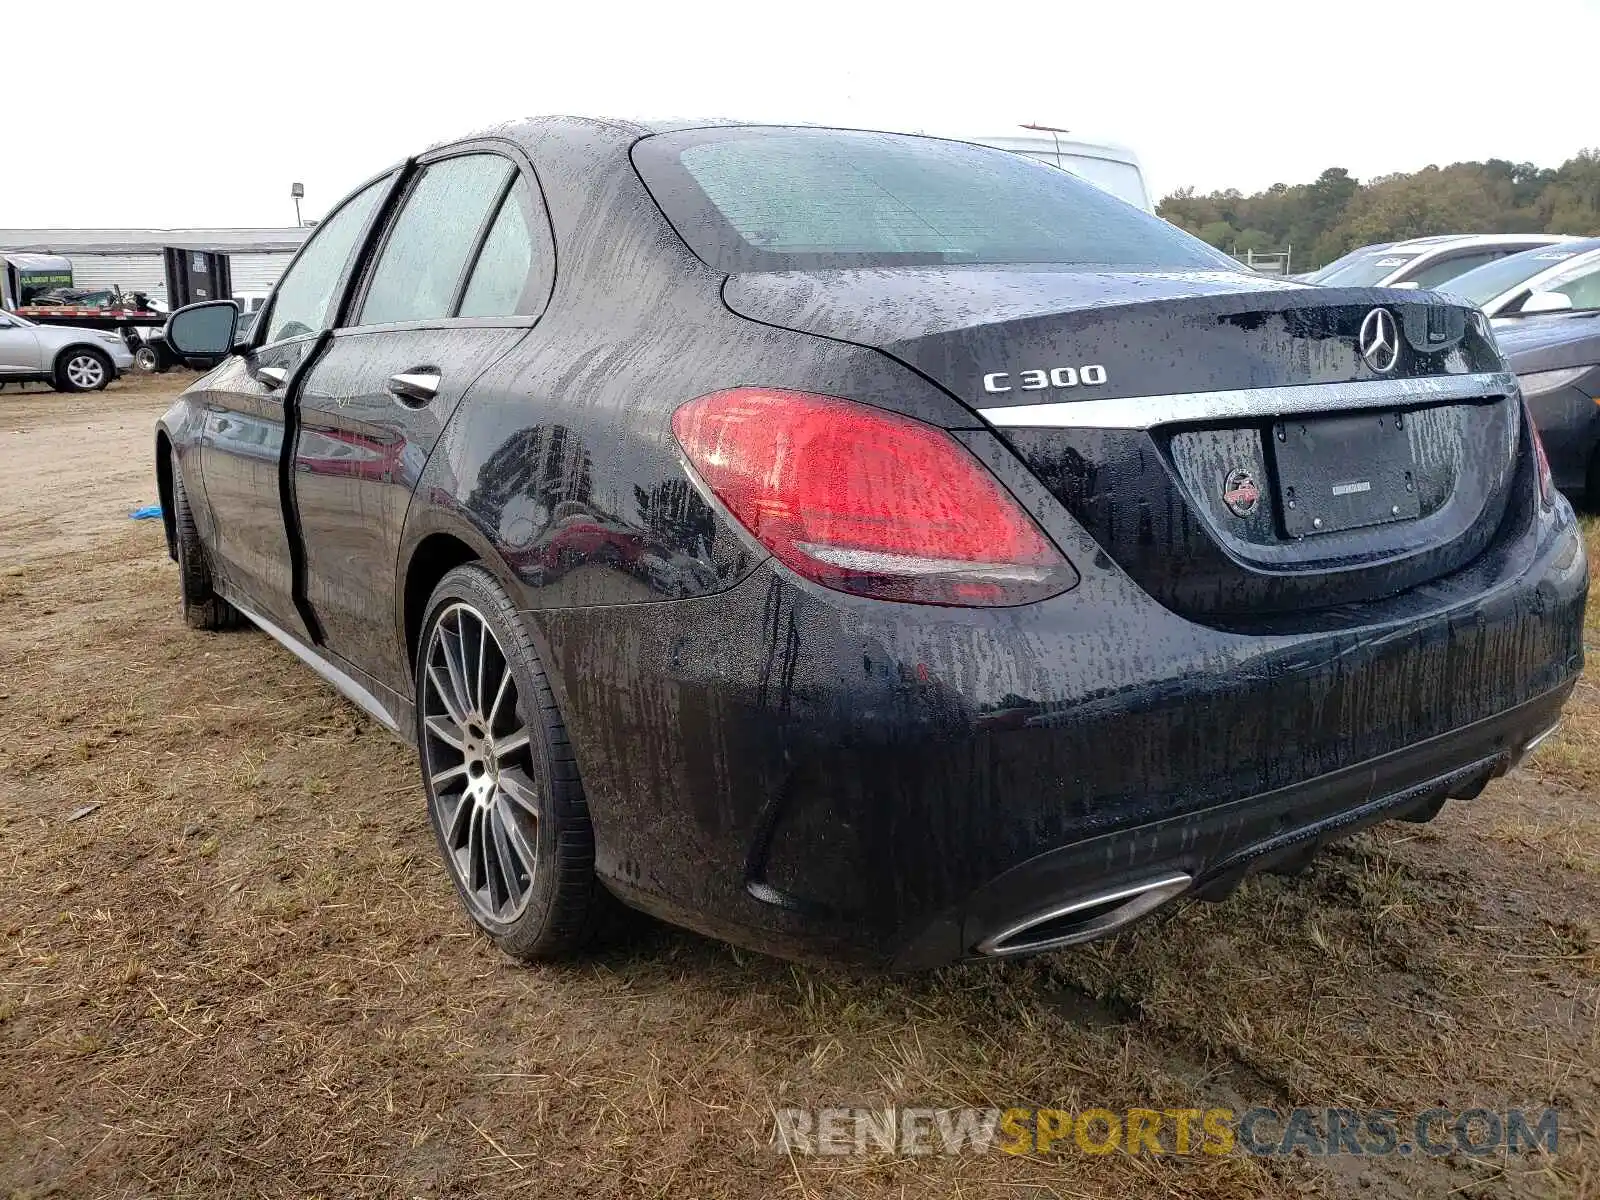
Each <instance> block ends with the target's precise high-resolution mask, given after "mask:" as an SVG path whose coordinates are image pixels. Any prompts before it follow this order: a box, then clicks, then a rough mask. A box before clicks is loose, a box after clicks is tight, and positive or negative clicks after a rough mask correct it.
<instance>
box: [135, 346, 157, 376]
mask: <svg viewBox="0 0 1600 1200" xmlns="http://www.w3.org/2000/svg"><path fill="white" fill-rule="evenodd" d="M133 367H134V370H136V371H138V372H139V373H140V374H141V375H154V374H156V373H157V372H159V371H160V370H161V356H160V355H159V354H157V353H156V352H155V349H154V348H153V347H151V346H140V347H139V348H138V349H137V350H135V351H134V352H133Z"/></svg>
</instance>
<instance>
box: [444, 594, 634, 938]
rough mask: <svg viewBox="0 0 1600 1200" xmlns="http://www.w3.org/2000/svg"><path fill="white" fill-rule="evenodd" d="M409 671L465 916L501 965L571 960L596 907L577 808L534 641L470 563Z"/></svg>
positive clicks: (596, 919)
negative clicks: (500, 955) (509, 960)
mask: <svg viewBox="0 0 1600 1200" xmlns="http://www.w3.org/2000/svg"><path fill="white" fill-rule="evenodd" d="M415 671H416V683H417V686H416V696H417V702H416V720H417V749H418V754H419V756H420V758H421V765H422V786H423V790H424V791H425V793H426V794H427V800H428V816H429V823H430V824H431V825H432V826H433V834H434V840H435V841H436V842H437V843H438V846H439V853H440V855H441V856H442V857H443V858H444V861H445V865H446V867H447V868H448V870H449V872H450V878H451V881H452V882H453V883H454V884H455V887H456V892H457V894H458V895H459V896H460V898H461V902H462V904H463V906H464V907H465V908H466V910H467V914H468V915H469V916H470V917H471V918H472V920H473V922H474V923H475V924H476V925H477V926H478V928H480V929H482V930H483V931H484V932H485V933H487V934H488V935H489V937H490V938H491V939H493V941H494V943H495V944H496V945H497V946H499V948H500V949H501V950H503V951H504V952H505V953H507V954H509V955H511V956H513V957H514V958H520V959H523V960H526V961H537V960H547V959H554V958H561V957H565V956H567V955H570V954H572V953H573V952H574V951H576V950H578V949H579V948H581V947H582V946H583V945H584V944H585V943H587V942H588V941H589V940H590V939H591V937H592V936H593V934H594V931H595V929H596V927H597V926H598V924H599V923H600V921H601V919H602V916H603V913H604V912H605V910H606V907H607V899H608V897H607V894H606V893H605V891H604V889H603V888H602V887H601V885H600V883H599V881H598V880H597V879H596V877H595V873H594V830H593V827H592V826H591V825H590V823H589V809H588V804H587V802H586V800H585V798H584V793H583V783H582V780H581V779H580V778H579V776H578V765H577V762H576V761H575V760H574V758H573V755H572V745H571V743H570V742H569V741H568V738H567V730H566V725H565V724H564V723H563V722H562V720H561V713H560V711H559V710H558V709H557V707H556V702H555V697H554V695H553V694H552V692H551V690H550V684H549V680H548V679H547V678H546V676H545V673H544V668H543V667H542V665H541V664H540V662H539V655H538V652H537V650H536V649H535V648H534V644H533V639H532V638H531V637H530V636H529V634H528V630H527V627H526V626H525V625H524V624H523V622H522V619H521V617H519V616H518V615H517V612H516V609H515V608H514V607H513V606H512V604H511V600H510V598H509V597H508V596H507V595H506V593H505V590H504V589H503V588H501V586H500V584H499V582H498V581H497V580H496V579H495V578H494V576H493V575H491V574H490V573H489V572H488V571H486V570H484V569H483V568H482V567H481V566H476V565H468V566H464V567H457V568H456V569H455V570H453V571H451V572H450V573H449V574H447V575H446V576H445V577H444V578H443V579H442V580H441V581H440V582H439V586H438V587H437V588H435V589H434V592H433V596H432V597H431V598H430V599H429V601H428V611H427V617H426V619H425V620H424V622H423V627H422V636H421V638H420V639H419V644H418V649H417V661H416V664H415Z"/></svg>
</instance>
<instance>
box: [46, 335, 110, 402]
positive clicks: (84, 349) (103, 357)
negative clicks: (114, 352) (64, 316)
mask: <svg viewBox="0 0 1600 1200" xmlns="http://www.w3.org/2000/svg"><path fill="white" fill-rule="evenodd" d="M115 377H116V369H115V368H114V367H112V365H111V357H110V356H109V355H107V354H104V353H102V352H101V351H99V350H95V349H92V348H90V347H88V346H74V347H72V348H71V349H69V350H68V351H67V352H66V353H65V354H63V355H62V356H61V361H60V362H58V363H57V364H56V390H57V391H58V392H102V391H104V390H105V389H106V386H107V385H108V384H110V382H111V381H112V379H114V378H115Z"/></svg>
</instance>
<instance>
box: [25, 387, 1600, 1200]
mask: <svg viewBox="0 0 1600 1200" xmlns="http://www.w3.org/2000/svg"><path fill="white" fill-rule="evenodd" d="M184 382H185V380H184V378H183V377H178V376H169V377H165V378H162V379H157V380H152V381H138V382H132V381H129V382H123V383H119V384H118V385H116V386H115V387H114V388H113V389H112V390H110V391H108V392H106V393H104V394H103V395H99V396H90V397H75V396H59V395H55V394H53V393H43V392H40V393H28V394H21V395H19V394H17V393H16V392H15V391H12V390H7V391H4V392H0V514H4V521H3V523H0V1196H9V1197H12V1198H19V1197H29V1198H33V1197H43V1196H59V1197H70V1198H73V1200H78V1198H91V1197H143V1196H151V1197H202V1196H203V1197H236V1196H237V1197H247V1196H248V1197H254V1196H261V1197H327V1198H330V1200H331V1198H336V1197H350V1196H384V1197H388V1196H395V1197H413V1196H415V1197H421V1196H426V1197H441V1198H442V1197H468V1196H499V1195H511V1194H517V1195H528V1196H550V1197H568V1196H597V1197H613V1196H616V1197H620V1196H663V1197H752V1198H753V1197H780V1196H781V1197H797V1198H803V1197H824V1196H827V1197H834V1196H874V1197H879V1196H881V1197H889V1196H894V1197H906V1196H920V1195H936V1196H945V1197H972V1198H977V1197H1001V1196H1005V1197H1035V1196H1061V1197H1069V1196H1070V1197H1083V1196H1108V1197H1123V1196H1138V1195H1171V1196H1181V1197H1193V1198H1197V1200H1198V1198H1232V1197H1240V1198H1242V1197H1257V1196H1267V1197H1305V1196H1361V1197H1395V1198H1399V1197H1404V1198H1406V1200H1418V1198H1422V1197H1445V1196H1467V1197H1473V1196H1527V1197H1534V1196H1572V1197H1585V1196H1600V1154H1597V1153H1596V1150H1595V1145H1596V1143H1595V1132H1596V1129H1595V1123H1596V1118H1597V1116H1600V916H1597V914H1600V805H1597V803H1596V792H1597V787H1600V689H1597V679H1600V668H1597V667H1591V668H1590V673H1589V675H1588V676H1587V677H1586V679H1585V680H1584V682H1583V684H1582V685H1581V687H1580V690H1579V693H1578V695H1577V697H1576V699H1575V701H1574V704H1573V706H1572V709H1571V712H1570V714H1569V715H1570V720H1569V726H1568V729H1567V731H1566V732H1564V733H1563V734H1562V735H1561V736H1560V738H1559V739H1557V740H1556V741H1555V742H1554V743H1553V744H1552V745H1551V746H1550V747H1548V748H1547V749H1545V750H1542V751H1541V752H1540V755H1539V757H1538V758H1537V759H1535V761H1534V762H1533V763H1532V764H1531V765H1530V766H1529V767H1527V768H1524V769H1522V770H1519V771H1517V772H1515V773H1514V774H1513V775H1512V776H1510V777H1508V778H1507V779H1505V780H1502V781H1500V782H1498V783H1496V784H1494V785H1492V786H1491V787H1490V789H1489V790H1488V791H1487V792H1486V793H1485V794H1484V795H1483V796H1482V797H1481V798H1479V799H1478V800H1476V801H1473V802H1469V803H1461V802H1453V803H1451V804H1450V805H1448V806H1447V807H1446V809H1445V811H1444V812H1443V814H1442V815H1441V816H1440V817H1439V818H1438V819H1437V820H1435V821H1434V822H1433V823H1432V824H1429V825H1425V826H1422V825H1398V824H1394V825H1386V826H1383V827H1380V828H1379V829H1378V830H1376V831H1375V832H1373V833H1370V834H1368V835H1365V836H1363V837H1361V838H1360V839H1359V840H1357V841H1355V842H1352V843H1350V844H1348V845H1346V846H1343V847H1340V848H1338V849H1335V850H1333V851H1331V852H1329V853H1328V854H1326V855H1324V856H1323V857H1322V858H1320V859H1319V860H1318V861H1317V862H1316V863H1314V864H1313V866H1312V867H1311V868H1310V869H1309V870H1308V871H1307V872H1306V873H1305V874H1303V875H1300V876H1297V877H1294V878H1280V877H1276V876H1268V877H1263V878H1260V879H1254V880H1251V881H1249V882H1248V883H1247V884H1246V885H1245V886H1244V887H1242V888H1241V889H1240V890H1239V891H1238V892H1237V893H1236V894H1235V895H1234V896H1233V897H1231V898H1230V899H1229V900H1227V901H1225V902H1223V903H1221V904H1192V905H1188V906H1185V907H1182V908H1180V909H1178V910H1177V911H1175V912H1173V913H1172V914H1171V915H1169V916H1165V917H1163V918H1161V919H1159V920H1157V921H1155V922H1153V923H1147V924H1146V925H1144V926H1142V927H1139V928H1138V929H1136V930H1135V931H1133V932H1130V933H1128V934H1124V935H1122V936H1121V937H1119V938H1117V939H1116V940H1115V941H1112V942H1109V943H1102V944H1098V945H1095V946H1092V947H1089V948H1086V949H1082V950H1077V951H1073V952H1067V953H1060V954H1055V955H1050V956H1047V957H1044V958H1041V959H1037V960H1034V961H1031V962H1026V963H1017V964H1005V963H996V964H983V965H976V966H968V967H961V968H957V969H952V970H948V971H944V972H940V973H938V974H935V975H931V976H926V977H911V978H894V979H860V978H854V977H851V976H849V975H846V974H843V973H839V972H831V971H826V970H817V969H811V968H799V967H793V966H790V965H787V964H784V963H779V962H776V961H772V960H768V959H765V958H761V957H759V956H751V955H746V954H740V953H737V952H735V951H733V950H731V949H728V948H727V947H724V946H722V945H719V944H716V943H713V942H710V941H706V940H702V939H700V938H696V937H693V936H691V935H687V934H680V933H676V932H672V931H670V930H666V929H662V928H659V927H655V926H650V925H648V924H646V925H644V926H643V927H642V928H641V929H639V930H637V931H635V932H633V933H632V934H631V935H630V936H629V937H628V938H626V939H624V940H622V941H621V942H620V943H617V944H614V945H612V946H610V947H607V948H605V949H602V950H601V951H599V952H598V953H596V954H595V955H594V956H593V957H592V958H591V959H590V960H588V961H585V962H582V963H579V964H577V965H567V966H551V967H540V968H527V967H522V966H517V965H514V964H512V963H510V962H508V961H506V960H504V959H502V958H501V957H500V956H499V955H497V954H496V952H495V951H494V950H493V949H492V948H491V947H490V945H489V944H488V943H487V942H486V941H484V940H483V939H482V938H480V937H478V936H476V935H475V934H474V933H473V932H472V930H471V929H470V928H469V926H468V924H467V922H466V920H465V918H464V917H463V916H462V915H461V914H460V912H459V911H458V909H457V906H456V903H455V900H454V898H453V896H452V894H451V891H450V888H449V885H448V882H447V880H446V878H445V875H444V871H443V869H442V867H441V866H440V865H439V864H438V863H437V862H436V859H435V850H434V847H433V843H432V839H431V837H430V835H429V833H428V830H427V827H426V825H425V818H424V813H423V804H422V794H421V791H420V789H419V787H418V783H417V779H416V771H415V766H414V763H413V761H412V758H411V755H410V753H409V752H408V751H407V750H405V749H404V748H403V747H401V746H400V745H398V744H397V743H396V742H394V741H392V740H391V739H390V738H389V737H388V736H387V735H386V734H384V733H383V732H382V731H381V730H379V729H378V728H377V727H375V726H374V725H373V724H371V723H370V722H369V721H368V720H367V719H366V718H365V717H364V716H363V715H362V714H360V713H359V712H358V711H357V710H356V709H354V708H353V707H351V706H350V705H349V704H347V703H345V702H344V701H343V700H341V699H340V698H339V697H338V696H336V695H335V694H334V693H333V692H332V691H331V690H329V689H328V688H327V687H326V686H324V685H323V684H322V683H321V682H320V681H319V680H318V679H317V678H316V677H315V676H313V675H312V674H311V673H310V672H309V671H307V670H306V669H305V668H303V667H302V666H300V665H299V664H298V663H297V662H295V661H294V660H293V659H292V658H291V657H290V656H289V655H288V654H287V653H285V652H284V651H282V650H280V649H279V648H278V647H277V646H276V645H275V644H274V643H272V642H271V641H270V640H268V639H267V638H266V637H264V636H262V635H260V634H257V633H254V632H240V633H230V634H215V635H213V634H201V633H195V632H192V631H190V630H188V629H186V628H185V627H184V626H183V624H182V622H181V620H180V619H179V617H178V612H177V605H176V569H175V568H174V567H173V565H172V564H171V563H170V562H169V561H168V560H167V558H166V555H165V553H164V549H163V544H162V538H161V529H160V522H159V521H137V522H136V521H130V520H129V519H128V512H129V510H131V509H133V508H136V507H138V506H139V505H141V504H146V503H151V502H153V501H154V500H155V498H156V494H155V484H154V479H153V475H152V471H151V467H150V447H151V425H152V422H153V421H154V419H155V418H156V416H157V415H158V414H159V413H160V412H161V411H162V410H163V409H164V408H165V407H166V405H167V404H168V403H169V402H170V398H171V396H172V395H173V394H174V393H175V392H176V390H177V389H178V388H179V387H181V386H182V384H183V383H184ZM1590 535H1591V545H1592V546H1593V547H1594V548H1595V549H1596V550H1600V528H1596V527H1591V529H1590ZM1595 628H1596V626H1595V624H1594V623H1591V629H1595ZM1590 640H1591V643H1592V644H1595V645H1600V641H1597V640H1596V639H1595V638H1593V637H1591V639H1590ZM91 806H96V807H91ZM1254 1104H1264V1105H1269V1106H1274V1107H1278V1108H1287V1107H1289V1106H1291V1105H1297V1104H1303V1105H1309V1106H1316V1107H1326V1106H1349V1107H1355V1108H1367V1107H1377V1108H1390V1109H1395V1110H1399V1111H1400V1112H1401V1113H1415V1112H1417V1111H1420V1110H1422V1109H1426V1108H1430V1107H1433V1106H1435V1105H1440V1106H1445V1107H1451V1108H1457V1109H1460V1108H1469V1107H1484V1108H1491V1109H1505V1108H1508V1107H1518V1106H1520V1107H1525V1108H1534V1109H1537V1108H1542V1107H1544V1106H1547V1105H1553V1106H1556V1107H1557V1108H1559V1110H1560V1112H1561V1142H1560V1148H1559V1152H1558V1153H1557V1154H1556V1155H1554V1156H1549V1155H1545V1154H1542V1153H1538V1154H1532V1155H1527V1156H1514V1157H1505V1156H1502V1155H1498V1154H1496V1155H1491V1156H1488V1157H1485V1158H1473V1157H1468V1156H1466V1155H1462V1154H1459V1153H1457V1154H1453V1155H1451V1156H1448V1157H1444V1158H1439V1159H1434V1158H1423V1157H1420V1156H1413V1157H1409V1158H1408V1157H1402V1156H1390V1157H1384V1158H1376V1157H1367V1158H1353V1157H1345V1158H1334V1157H1330V1158H1314V1157H1305V1156H1299V1157H1293V1158H1257V1157H1251V1156H1245V1155H1233V1156H1227V1157H1222V1158H1208V1157H1204V1156H1190V1157H1182V1158H1180V1157H1176V1156H1168V1157H1163V1158H1156V1157H1152V1156H1148V1155H1146V1156H1137V1157H1136V1156H1132V1155H1128V1154H1124V1153H1113V1154H1109V1155H1105V1156H1091V1155H1086V1154H1083V1153H1079V1152H1077V1151H1075V1150H1069V1151H1068V1152H1064V1153H1051V1154H1046V1155H1033V1156H1026V1157H1015V1156H1009V1155H1003V1154H994V1153H991V1154H986V1155H975V1154H966V1155H957V1156H946V1155H934V1156H931V1157H916V1156H902V1155H896V1154H891V1153H888V1152H883V1151H878V1152H875V1153H872V1154H869V1155H867V1156H865V1157H854V1156H852V1157H837V1158H830V1157H808V1156H804V1155H795V1156H791V1155H788V1154H785V1153H782V1152H780V1151H779V1150H777V1149H775V1148H774V1146H773V1144H772V1134H773V1126H774V1110H776V1109H779V1108H783V1107H787V1106H796V1107H822V1106H831V1105H857V1106H863V1107H871V1108H882V1107H886V1106H891V1105H897V1106H933V1107H949V1106H958V1105H976V1106H981V1107H987V1106H997V1107H1001V1108H1004V1107H1008V1106H1012V1105H1039V1106H1052V1107H1061V1108H1071V1109H1082V1108H1086V1107H1089V1106H1095V1105H1098V1106H1104V1107H1107V1108H1111V1109H1121V1108H1126V1107H1129V1106H1148V1107H1151V1108H1156V1109H1162V1108H1182V1107H1195V1108H1205V1107H1209V1106H1212V1105H1224V1106H1228V1107H1232V1108H1235V1109H1243V1108H1246V1107H1249V1106H1251V1105H1254Z"/></svg>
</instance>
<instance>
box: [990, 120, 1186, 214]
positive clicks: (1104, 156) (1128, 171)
mask: <svg viewBox="0 0 1600 1200" xmlns="http://www.w3.org/2000/svg"><path fill="white" fill-rule="evenodd" d="M958 140H960V141H963V142H971V143H973V144H974V145H978V146H992V147H994V148H995V149H996V150H1009V151H1010V152H1011V153H1012V154H1020V155H1022V156H1023V157H1025V158H1036V159H1038V160H1039V161H1040V162H1047V163H1049V164H1050V165H1051V166H1053V167H1060V168H1061V169H1062V170H1063V171H1071V172H1072V173H1073V174H1074V175H1077V176H1079V177H1081V178H1083V179H1087V180H1088V181H1089V182H1090V183H1093V184H1096V185H1098V186H1099V187H1102V188H1104V189H1105V190H1106V191H1108V192H1110V193H1111V194H1112V195H1113V196H1115V197H1117V199H1119V200H1126V201H1127V202H1128V203H1129V204H1132V205H1135V206H1137V207H1139V208H1142V209H1144V210H1145V212H1151V213H1153V212H1155V210H1156V209H1155V205H1154V204H1152V203H1151V202H1150V193H1149V192H1148V191H1147V190H1146V189H1145V186H1144V172H1143V171H1142V170H1140V169H1139V156H1138V155H1137V154H1135V153H1134V152H1133V151H1132V150H1130V149H1128V148H1127V147H1126V146H1120V145H1118V144H1117V143H1116V142H1102V141H1098V140H1090V139H1085V138H1069V137H1063V136H1060V135H1057V134H1050V133H1032V134H1025V135H1017V136H1014V135H1011V134H1007V135H1006V136H1005V137H963V138H959V139H958Z"/></svg>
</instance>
